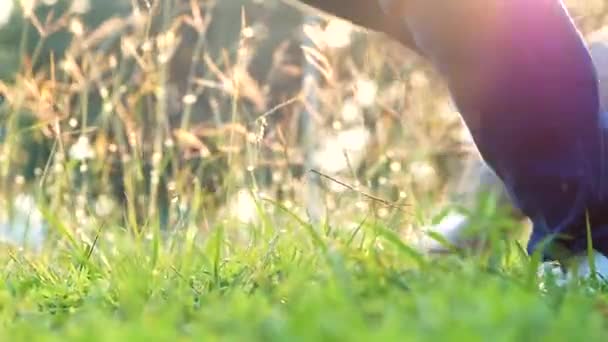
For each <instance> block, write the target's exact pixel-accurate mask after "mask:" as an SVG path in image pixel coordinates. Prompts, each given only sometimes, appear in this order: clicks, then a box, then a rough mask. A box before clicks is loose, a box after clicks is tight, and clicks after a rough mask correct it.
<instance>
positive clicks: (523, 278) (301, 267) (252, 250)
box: [0, 213, 608, 341]
mask: <svg viewBox="0 0 608 342" xmlns="http://www.w3.org/2000/svg"><path fill="white" fill-rule="evenodd" d="M285 215H286V216H284V217H283V215H278V217H277V219H272V220H270V219H268V221H267V223H266V224H263V225H259V226H252V227H250V229H251V235H250V236H249V237H248V238H246V239H244V238H243V239H240V240H241V242H236V241H237V240H239V239H230V238H229V236H230V235H231V234H232V233H234V232H231V229H230V228H229V226H221V225H220V226H217V227H214V228H213V230H212V231H211V232H209V234H206V235H205V236H200V235H196V234H193V233H192V232H186V233H183V234H176V235H171V236H170V238H168V239H163V238H158V236H156V235H154V234H152V235H148V236H147V237H146V236H143V235H142V236H141V237H140V238H138V237H137V234H129V233H124V234H121V235H120V236H114V235H111V236H106V237H105V238H104V237H102V236H104V235H105V234H103V233H102V232H100V233H99V234H98V238H97V240H94V242H93V243H92V244H88V245H87V244H85V243H83V242H82V241H77V240H76V238H74V237H70V236H65V237H63V238H62V239H61V241H62V243H60V244H55V243H50V244H49V247H48V248H45V249H44V250H43V251H41V252H40V253H26V252H23V251H19V250H16V249H13V248H8V249H6V250H5V251H4V252H3V253H2V259H3V264H5V265H6V266H5V267H4V268H3V269H2V273H3V274H2V286H1V287H0V317H1V318H2V330H1V332H0V336H2V337H1V339H2V340H4V341H27V340H36V341H37V340H40V341H46V340H49V341H54V340H57V341H67V340H83V341H85V340H86V341H120V340H124V341H127V340H136V341H138V340H141V341H173V340H239V341H241V340H242V341H249V340H260V341H270V340H275V341H355V340H361V341H363V340H385V341H404V340H428V341H438V340H439V341H575V340H581V341H603V340H605V338H606V336H608V335H607V334H608V329H607V328H608V327H607V320H606V315H608V302H607V301H606V287H605V285H603V284H602V283H601V282H598V281H593V280H587V281H572V282H570V283H569V284H566V285H564V286H557V285H556V284H555V282H554V279H553V278H552V277H550V276H544V277H542V276H537V272H536V270H537V266H536V264H535V263H534V262H533V261H531V260H530V259H529V258H527V257H526V256H525V255H524V254H522V253H519V252H518V250H519V249H518V245H516V244H515V243H510V244H508V243H499V244H498V246H497V247H495V248H494V250H493V251H489V252H486V253H483V254H477V255H476V256H466V255H462V254H461V255H457V254H456V255H452V256H442V257H427V256H424V255H421V254H419V253H417V252H415V251H414V250H413V249H412V248H410V247H408V246H407V245H406V244H404V243H403V242H402V240H401V239H400V238H399V236H397V235H396V234H395V233H393V232H392V231H391V230H388V229H386V228H384V227H382V226H377V225H370V224H363V225H362V226H361V227H357V228H355V230H352V231H347V230H336V231H334V230H329V229H327V228H325V229H323V228H317V229H315V228H314V227H312V226H309V225H307V224H306V223H304V222H303V221H301V220H298V219H297V218H296V217H294V216H292V214H290V213H289V214H285ZM279 217H280V219H279ZM109 228H110V227H105V228H101V229H109ZM108 237H111V239H110V240H108ZM72 239H74V240H72ZM70 241H72V242H70ZM91 246H93V248H91Z"/></svg>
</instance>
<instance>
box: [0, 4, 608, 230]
mask: <svg viewBox="0 0 608 342" xmlns="http://www.w3.org/2000/svg"><path fill="white" fill-rule="evenodd" d="M568 6H570V7H571V10H572V11H573V14H574V16H575V18H576V20H577V22H578V24H579V25H580V27H581V28H582V29H583V30H584V32H585V33H590V32H592V31H595V30H598V29H600V28H601V27H602V26H603V25H604V24H605V23H606V22H607V20H608V18H607V17H606V14H607V13H608V11H607V7H606V6H608V2H606V1H604V0H571V1H569V3H568ZM0 80H1V83H0V92H1V93H2V98H3V100H2V101H3V102H2V105H1V107H0V108H1V109H0V177H1V182H0V203H2V205H1V206H0V207H2V208H8V210H7V211H6V212H5V213H2V214H1V215H0V218H1V219H2V220H3V222H4V221H6V222H10V221H11V220H12V218H11V217H12V216H14V212H15V206H17V205H20V204H19V203H21V202H23V201H21V202H16V201H15V200H14V199H15V198H19V197H18V196H25V195H27V196H29V197H27V198H29V201H30V202H33V203H35V204H36V207H37V208H38V209H37V210H39V211H40V213H41V214H40V215H41V221H44V222H49V221H50V222H54V223H52V224H51V225H53V224H54V225H58V224H59V223H57V222H56V221H57V218H60V220H61V221H62V222H63V223H62V225H64V226H65V227H67V228H68V229H72V230H74V231H77V232H78V233H81V234H83V235H84V236H86V235H87V234H88V233H87V232H90V231H91V229H92V230H95V229H97V227H98V226H99V225H100V224H101V223H100V222H119V223H117V224H118V225H119V226H120V227H124V228H125V229H132V230H134V231H144V230H145V229H146V228H148V227H160V228H163V229H166V230H173V229H178V228H182V227H193V228H194V229H196V230H200V231H204V230H208V229H209V227H210V226H211V225H214V224H218V223H225V224H228V223H230V224H234V225H235V226H237V227H244V226H246V225H247V224H251V223H254V222H258V221H260V220H264V217H263V216H264V215H262V212H267V211H262V210H260V206H266V205H268V206H269V208H270V209H269V210H273V209H272V208H276V203H279V204H281V206H284V207H286V208H288V209H291V210H293V211H294V212H298V213H301V214H303V215H308V216H309V217H310V218H311V219H313V220H317V221H321V220H328V223H330V225H332V224H335V223H339V225H341V226H349V225H356V224H358V222H360V221H361V220H364V219H367V218H373V219H380V220H383V221H385V222H387V225H388V226H390V227H392V228H395V229H398V230H399V231H400V232H401V233H402V234H404V235H405V236H410V235H411V234H414V233H415V232H416V228H417V227H420V226H422V225H425V224H428V223H429V222H426V220H428V218H429V217H433V215H435V214H438V213H437V212H436V211H437V210H438V209H437V208H442V207H443V206H442V203H446V204H447V203H450V202H452V203H453V202H456V203H457V204H463V203H462V202H461V201H460V198H459V197H457V196H455V195H453V194H454V193H459V192H458V191H455V190H454V189H465V190H466V189H469V188H474V185H472V183H475V182H477V180H476V179H471V176H466V177H464V178H465V179H464V180H463V176H462V175H463V173H465V169H466V166H467V165H468V164H469V163H468V162H467V160H471V158H472V159H473V160H475V158H476V154H475V151H474V149H473V148H472V146H471V142H470V139H469V136H468V132H467V131H466V129H465V128H464V127H463V126H462V124H461V122H460V119H459V118H458V116H457V113H456V112H455V110H454V108H453V107H452V106H451V104H450V101H449V98H448V94H447V93H446V90H445V88H444V86H443V84H442V83H441V81H440V80H439V79H438V77H437V76H436V75H435V74H434V72H433V71H432V70H431V69H430V68H429V66H428V65H427V64H426V63H425V62H424V61H423V60H421V59H419V58H418V57H417V56H416V55H414V54H412V53H411V52H410V51H407V50H405V49H403V48H402V47H400V46H399V45H398V44H396V43H395V42H392V41H390V40H388V39H387V38H386V37H383V36H382V35H380V34H368V33H365V32H362V31H361V30H359V29H356V28H353V27H351V26H350V25H348V24H346V23H343V22H341V21H337V20H332V19H329V18H326V17H317V16H315V15H314V14H313V13H312V12H307V13H303V12H302V11H300V10H299V9H297V8H296V7H293V6H291V5H290V4H288V3H285V2H282V1H279V0H223V1H212V0H132V1H126V0H73V1H67V0H40V1H37V0H27V1H26V0H22V1H15V0H3V1H1V2H0ZM310 169H315V170H319V171H320V172H322V173H323V174H325V175H327V176H330V177H333V178H334V180H332V179H328V178H327V177H324V176H323V177H319V176H318V174H311V173H310V172H309V170H310ZM336 180H340V181H342V182H344V183H346V184H347V186H344V185H343V184H339V183H338V182H336ZM463 182H464V183H463ZM463 184H464V185H463ZM354 190H356V191H354ZM465 192H466V191H465ZM365 194H369V195H370V196H366V195H365ZM372 196H373V197H374V198H377V199H382V200H377V199H373V198H371V197H372ZM26 202H27V201H26ZM274 202H276V203H274ZM28 203H29V202H28ZM429 210H430V211H433V215H431V216H423V215H420V213H422V212H429ZM495 210H499V209H495ZM327 213H331V215H327ZM52 218H55V220H53V219H52ZM241 233H243V234H246V230H245V229H242V230H237V233H236V234H237V235H238V234H241Z"/></svg>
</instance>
